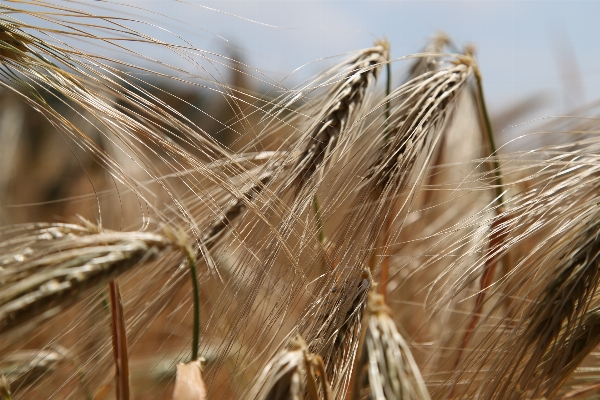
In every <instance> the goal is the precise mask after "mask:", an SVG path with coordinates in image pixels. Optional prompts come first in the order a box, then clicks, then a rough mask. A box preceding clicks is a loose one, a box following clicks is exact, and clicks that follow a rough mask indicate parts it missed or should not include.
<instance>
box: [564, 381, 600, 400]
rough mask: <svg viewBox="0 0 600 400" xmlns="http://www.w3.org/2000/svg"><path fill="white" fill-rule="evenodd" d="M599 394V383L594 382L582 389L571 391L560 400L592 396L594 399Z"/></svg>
mask: <svg viewBox="0 0 600 400" xmlns="http://www.w3.org/2000/svg"><path fill="white" fill-rule="evenodd" d="M599 394H600V382H594V383H592V384H589V385H586V386H584V387H582V388H579V389H575V390H571V391H570V392H567V393H565V394H564V395H563V396H561V398H560V400H574V399H580V398H589V396H590V395H593V396H594V398H596V397H597V396H598V395H599Z"/></svg>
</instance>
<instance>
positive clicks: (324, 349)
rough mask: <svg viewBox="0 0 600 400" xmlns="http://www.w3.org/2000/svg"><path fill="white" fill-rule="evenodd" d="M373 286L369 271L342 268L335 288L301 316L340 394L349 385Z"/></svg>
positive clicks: (339, 395)
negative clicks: (370, 290)
mask: <svg viewBox="0 0 600 400" xmlns="http://www.w3.org/2000/svg"><path fill="white" fill-rule="evenodd" d="M370 287H371V279H370V277H369V275H368V272H367V271H364V270H361V269H352V268H344V269H341V271H340V272H339V275H338V276H337V278H336V279H335V280H334V284H333V285H332V287H331V286H330V288H331V289H329V290H327V291H326V292H325V293H324V294H323V295H321V296H319V298H318V299H317V300H316V301H315V302H314V303H313V304H312V306H311V308H310V309H309V310H308V311H307V314H306V316H303V317H301V318H300V321H303V323H302V324H300V327H299V330H300V332H305V333H304V336H306V337H307V338H308V343H309V347H310V350H311V351H312V352H314V353H316V354H320V355H321V356H322V357H323V360H324V361H325V365H326V366H327V376H329V377H331V378H330V379H331V387H332V390H333V394H334V396H335V397H336V398H343V397H344V396H345V393H346V390H347V389H348V383H349V381H350V376H351V375H352V366H353V365H354V359H355V357H356V352H357V350H358V344H359V341H360V335H361V321H362V317H363V311H364V308H365V305H366V298H367V293H368V291H369V288H370ZM324 290H326V289H324Z"/></svg>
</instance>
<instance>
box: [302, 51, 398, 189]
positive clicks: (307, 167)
mask: <svg viewBox="0 0 600 400" xmlns="http://www.w3.org/2000/svg"><path fill="white" fill-rule="evenodd" d="M388 46H389V45H388V44H387V42H381V44H378V45H376V46H375V47H373V48H370V49H367V50H364V51H363V52H361V54H360V55H359V56H358V57H357V58H356V59H355V60H353V61H352V62H351V63H350V64H349V67H348V68H349V70H350V72H348V74H347V75H346V76H344V77H343V78H342V80H341V81H340V82H339V83H338V84H337V85H336V86H335V87H334V88H333V89H332V90H331V91H330V92H329V93H328V96H327V100H326V101H327V104H326V105H325V106H324V111H323V112H322V114H321V115H320V116H319V117H318V118H317V121H319V123H318V124H316V125H315V126H314V127H312V128H311V130H310V131H309V133H308V137H307V140H306V145H305V148H304V150H303V151H302V153H301V155H300V159H299V160H298V168H300V169H301V172H300V182H301V183H302V182H306V181H307V180H308V179H309V178H310V177H311V176H312V175H313V173H314V172H315V170H316V169H317V168H318V167H319V166H320V165H321V163H322V162H323V160H324V159H325V156H326V154H327V153H330V152H331V151H332V148H333V147H335V145H336V143H337V141H338V139H339V136H340V135H341V134H342V133H343V132H344V131H345V130H346V129H347V128H348V125H349V122H350V119H351V118H352V116H354V115H355V114H356V110H357V109H358V108H359V107H360V106H361V103H362V101H363V98H364V96H365V92H366V90H367V88H368V87H369V85H370V84H371V83H372V81H373V80H374V79H376V78H377V75H378V73H379V69H380V67H381V66H382V64H384V63H385V62H387V59H388Z"/></svg>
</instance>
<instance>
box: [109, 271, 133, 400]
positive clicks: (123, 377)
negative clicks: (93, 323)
mask: <svg viewBox="0 0 600 400" xmlns="http://www.w3.org/2000/svg"><path fill="white" fill-rule="evenodd" d="M108 286H109V288H110V311H111V319H112V343H113V356H114V358H115V386H116V392H117V393H116V398H117V400H129V355H128V353H127V335H126V331H125V316H124V315H123V303H122V302H121V294H120V293H119V284H118V283H117V280H116V279H113V280H112V281H110V283H109V284H108Z"/></svg>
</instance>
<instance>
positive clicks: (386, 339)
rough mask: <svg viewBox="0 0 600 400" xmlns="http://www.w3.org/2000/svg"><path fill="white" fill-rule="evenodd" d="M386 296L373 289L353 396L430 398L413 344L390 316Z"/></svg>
mask: <svg viewBox="0 0 600 400" xmlns="http://www.w3.org/2000/svg"><path fill="white" fill-rule="evenodd" d="M390 313H391V310H390V308H389V307H388V306H387V305H386V304H385V301H384V297H383V296H382V295H381V294H377V293H376V292H375V291H374V290H372V291H371V292H370V293H369V299H368V303H367V311H366V321H365V331H366V332H365V334H364V337H363V339H362V346H361V350H360V352H361V353H360V355H359V357H357V363H356V367H355V373H354V377H353V379H354V385H353V386H354V387H353V391H352V399H353V400H358V399H362V398H365V397H369V398H375V399H408V400H429V399H430V397H429V392H428V391H427V387H426V386H425V383H424V382H423V378H422V376H421V372H420V370H419V367H418V365H417V363H416V362H415V360H414V358H413V356H412V353H411V351H410V347H409V346H408V344H407V343H406V341H405V340H404V338H403V337H402V335H401V334H400V333H399V332H398V329H397V328H396V324H395V323H394V321H393V320H392V318H391V317H390Z"/></svg>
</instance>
